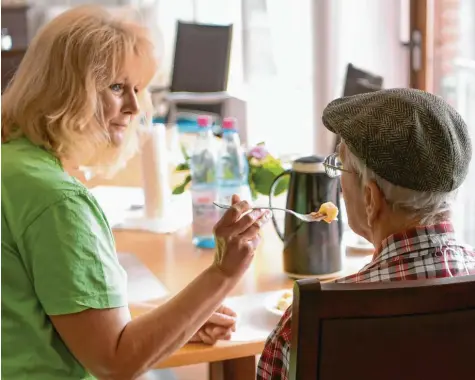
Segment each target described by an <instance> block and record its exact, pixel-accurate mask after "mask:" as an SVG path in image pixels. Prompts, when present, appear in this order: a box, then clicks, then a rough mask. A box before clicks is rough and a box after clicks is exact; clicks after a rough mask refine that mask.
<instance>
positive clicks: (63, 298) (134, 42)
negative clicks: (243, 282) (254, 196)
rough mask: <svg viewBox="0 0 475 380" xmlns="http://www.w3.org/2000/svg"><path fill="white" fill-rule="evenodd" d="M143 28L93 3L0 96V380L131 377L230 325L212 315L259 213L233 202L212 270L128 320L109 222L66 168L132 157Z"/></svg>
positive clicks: (31, 52)
mask: <svg viewBox="0 0 475 380" xmlns="http://www.w3.org/2000/svg"><path fill="white" fill-rule="evenodd" d="M153 57H154V55H153V46H152V43H151V42H150V40H149V37H148V35H147V32H146V31H145V30H144V29H143V28H141V27H140V26H138V25H136V24H133V23H129V22H126V21H124V20H117V19H114V18H113V17H111V16H110V15H109V14H108V13H107V12H106V11H104V10H103V9H101V8H97V7H92V8H91V7H81V8H76V9H73V10H71V11H68V12H66V13H64V14H62V15H60V16H59V17H57V18H56V19H54V20H53V21H52V22H51V23H49V24H48V25H46V26H45V27H44V28H43V29H42V30H41V31H40V32H39V33H38V35H37V36H36V37H35V39H34V40H33V41H32V42H31V45H30V47H29V49H28V51H27V53H26V55H25V57H24V59H23V61H22V63H21V65H20V67H19V69H18V71H17V73H16V76H15V78H14V79H13V82H12V83H11V84H10V86H9V88H8V89H7V90H6V91H5V93H4V95H3V98H2V142H3V143H2V209H1V216H2V235H1V239H2V257H1V259H2V377H3V378H6V379H35V380H42V379H45V380H55V379H57V380H67V379H75V380H76V379H89V378H94V377H96V378H99V379H134V378H137V377H139V376H140V375H141V374H142V373H145V372H146V371H147V370H148V369H149V368H151V367H152V366H153V365H154V364H156V363H157V362H160V361H161V360H162V359H164V358H165V357H167V356H168V355H170V354H171V353H172V352H173V351H174V350H176V349H178V348H179V347H180V346H182V345H183V344H185V343H186V342H188V341H189V340H190V339H193V340H195V341H203V342H205V343H213V342H214V341H216V339H226V338H228V337H229V334H230V332H231V330H232V329H233V328H234V323H235V319H234V316H235V315H234V313H233V312H232V311H230V310H228V309H226V308H224V307H220V304H221V302H222V300H223V299H224V297H225V295H226V294H227V293H228V292H229V291H230V290H231V289H232V288H233V286H234V285H235V284H236V282H237V281H238V280H239V278H240V277H241V275H242V274H243V273H244V271H245V270H246V269H247V267H248V266H249V264H250V262H251V260H252V257H253V253H254V250H255V247H256V244H257V243H258V239H259V237H258V233H259V229H260V226H261V224H262V223H263V222H264V221H266V220H267V219H268V215H267V214H265V213H261V212H260V211H253V212H252V213H250V214H247V215H245V216H243V217H242V218H241V216H242V214H243V213H244V212H246V211H247V210H248V209H249V206H248V204H247V203H246V202H241V201H239V199H237V198H236V199H234V207H233V208H232V209H231V210H230V211H229V212H228V213H227V214H226V215H225V216H224V217H223V219H222V220H221V221H220V222H219V223H218V225H217V226H216V237H217V240H218V249H217V254H216V258H215V260H214V263H213V264H212V265H210V267H209V268H208V269H206V270H205V271H204V272H203V273H202V274H201V275H200V276H198V277H197V278H196V279H195V280H194V281H193V282H192V283H191V284H190V285H189V286H188V287H187V288H185V289H184V290H183V291H182V292H180V293H179V294H178V295H176V296H175V297H174V298H173V299H172V300H171V301H170V302H168V303H167V304H165V305H164V306H162V307H159V308H157V309H156V310H154V311H151V312H150V313H148V314H146V315H144V316H143V317H140V318H137V319H134V320H131V316H130V313H129V309H128V307H127V300H126V277H125V273H124V271H123V269H122V268H121V267H120V265H119V263H118V261H117V257H116V253H115V247H114V240H113V236H112V233H111V230H110V227H109V225H108V223H107V220H106V218H105V216H104V214H103V212H102V210H101V208H100V207H99V205H98V204H97V202H96V201H95V199H94V198H93V197H92V195H91V194H90V193H89V192H88V191H87V189H86V188H85V187H84V186H82V184H80V183H79V182H78V181H76V180H75V179H74V178H72V177H71V176H69V175H68V174H67V169H68V168H76V167H79V166H80V165H85V166H94V167H97V168H100V169H101V170H102V171H105V172H110V171H113V170H114V169H116V168H118V167H120V166H121V165H123V164H124V162H125V160H126V159H127V158H129V157H131V155H132V154H133V153H134V151H135V149H136V148H137V138H136V135H137V131H136V127H135V123H134V120H137V115H138V114H139V112H140V99H141V98H142V97H143V94H144V91H145V90H146V86H147V83H148V82H149V81H150V79H151V78H152V76H153V74H154V72H155V70H156V63H155V60H154V58H153Z"/></svg>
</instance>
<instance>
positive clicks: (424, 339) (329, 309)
mask: <svg viewBox="0 0 475 380" xmlns="http://www.w3.org/2000/svg"><path fill="white" fill-rule="evenodd" d="M292 311H293V318H292V349H291V360H290V379H299V380H306V379H312V380H333V379H335V380H336V379H339V380H340V379H364V380H373V379H374V380H392V379H394V380H396V379H397V380H401V379H404V380H411V379H417V380H422V379H431V380H434V379H443V380H448V379H473V378H475V370H474V368H475V367H474V362H473V360H474V359H473V357H474V353H475V276H465V277H454V278H447V279H436V280H421V281H405V282H391V283H367V284H363V283H362V284H335V283H331V284H320V283H319V282H318V281H315V280H299V281H297V282H296V283H295V285H294V302H293V310H292Z"/></svg>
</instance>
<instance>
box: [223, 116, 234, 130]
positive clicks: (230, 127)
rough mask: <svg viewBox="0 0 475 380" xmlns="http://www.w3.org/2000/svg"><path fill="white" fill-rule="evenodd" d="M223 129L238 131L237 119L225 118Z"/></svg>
mask: <svg viewBox="0 0 475 380" xmlns="http://www.w3.org/2000/svg"><path fill="white" fill-rule="evenodd" d="M222 128H223V129H226V130H236V129H237V121H236V118H235V117H225V118H224V119H223V125H222Z"/></svg>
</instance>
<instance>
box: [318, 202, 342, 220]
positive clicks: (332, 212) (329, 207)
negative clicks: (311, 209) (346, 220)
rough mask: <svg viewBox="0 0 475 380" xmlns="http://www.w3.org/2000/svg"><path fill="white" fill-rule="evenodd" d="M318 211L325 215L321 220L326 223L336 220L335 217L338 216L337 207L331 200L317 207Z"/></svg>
mask: <svg viewBox="0 0 475 380" xmlns="http://www.w3.org/2000/svg"><path fill="white" fill-rule="evenodd" d="M318 213H319V214H324V215H326V216H325V218H323V220H324V221H325V222H327V223H331V222H333V221H334V220H336V217H337V216H338V207H336V206H335V205H334V204H333V203H332V202H325V203H323V204H322V205H321V206H320V208H319V209H318Z"/></svg>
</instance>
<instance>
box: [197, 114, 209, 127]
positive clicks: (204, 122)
mask: <svg viewBox="0 0 475 380" xmlns="http://www.w3.org/2000/svg"><path fill="white" fill-rule="evenodd" d="M196 122H197V123H198V126H199V127H201V128H206V127H209V126H210V125H211V118H210V117H209V116H208V115H200V116H198V117H197V119H196Z"/></svg>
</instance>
